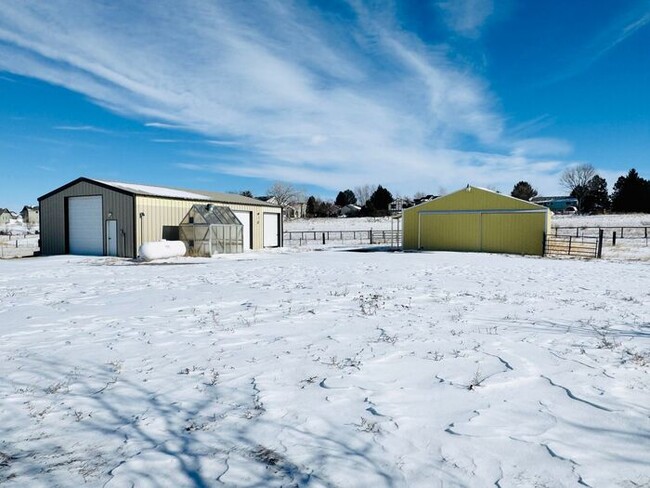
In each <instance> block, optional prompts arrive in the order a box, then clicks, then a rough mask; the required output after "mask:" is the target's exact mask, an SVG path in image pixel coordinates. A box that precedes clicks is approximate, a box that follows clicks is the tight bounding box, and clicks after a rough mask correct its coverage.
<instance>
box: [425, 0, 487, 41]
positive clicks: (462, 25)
mask: <svg viewBox="0 0 650 488" xmlns="http://www.w3.org/2000/svg"><path fill="white" fill-rule="evenodd" d="M436 6H437V7H438V8H439V9H440V10H441V11H442V12H443V15H444V19H445V21H446V22H447V25H448V26H449V27H450V28H451V29H452V30H453V31H455V32H457V33H458V34H461V35H463V36H467V37H476V36H478V35H479V33H480V29H481V27H482V26H483V24H484V23H485V21H486V20H487V19H488V17H490V15H492V13H493V12H494V2H493V0H444V1H438V2H436Z"/></svg>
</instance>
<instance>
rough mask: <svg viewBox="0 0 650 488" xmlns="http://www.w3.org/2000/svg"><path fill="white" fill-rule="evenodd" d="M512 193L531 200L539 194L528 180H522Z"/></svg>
mask: <svg viewBox="0 0 650 488" xmlns="http://www.w3.org/2000/svg"><path fill="white" fill-rule="evenodd" d="M510 195H511V196H513V197H515V198H519V199H520V200H526V201H529V200H530V199H531V198H533V197H536V196H537V190H535V189H534V188H533V187H532V186H531V184H530V183H528V182H527V181H520V182H519V183H517V184H516V185H515V186H514V188H513V189H512V193H510Z"/></svg>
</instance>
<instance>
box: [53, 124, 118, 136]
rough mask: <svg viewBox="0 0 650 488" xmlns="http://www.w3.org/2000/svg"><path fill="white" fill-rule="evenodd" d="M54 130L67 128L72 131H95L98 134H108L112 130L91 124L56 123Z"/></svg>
mask: <svg viewBox="0 0 650 488" xmlns="http://www.w3.org/2000/svg"><path fill="white" fill-rule="evenodd" d="M54 129H56V130H67V131H73V132H96V133H99V134H110V133H111V132H112V131H110V130H108V129H102V128H101V127H95V126H93V125H57V126H55V127H54Z"/></svg>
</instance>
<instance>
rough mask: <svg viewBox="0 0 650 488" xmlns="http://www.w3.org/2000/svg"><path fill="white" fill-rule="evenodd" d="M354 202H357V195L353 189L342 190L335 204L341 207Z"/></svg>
mask: <svg viewBox="0 0 650 488" xmlns="http://www.w3.org/2000/svg"><path fill="white" fill-rule="evenodd" d="M354 203H357V197H356V196H355V195H354V192H353V191H352V190H345V191H340V192H339V194H338V195H337V196H336V201H335V202H334V204H335V205H338V206H339V207H345V206H346V205H349V204H354Z"/></svg>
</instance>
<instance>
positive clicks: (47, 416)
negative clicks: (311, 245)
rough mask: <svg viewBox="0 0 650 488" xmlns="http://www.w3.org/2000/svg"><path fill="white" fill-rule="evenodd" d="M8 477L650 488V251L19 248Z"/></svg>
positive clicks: (1, 363) (7, 272)
mask: <svg viewBox="0 0 650 488" xmlns="http://www.w3.org/2000/svg"><path fill="white" fill-rule="evenodd" d="M0 368H1V371H0V484H2V485H3V486H7V487H13V486H20V487H24V486H29V487H39V486H44V487H45V486H47V487H52V486H79V485H82V484H84V483H85V484H86V485H87V486H105V487H124V486H137V487H153V486H194V487H203V486H221V485H223V486H248V487H252V486H259V487H267V486H314V487H317V486H327V487H332V486H345V487H347V486H363V487H382V486H426V487H429V486H477V487H483V486H497V487H503V488H505V487H533V486H549V487H562V486H571V487H572V486H591V487H612V486H621V487H633V486H634V487H635V486H650V449H649V446H650V374H649V373H650V267H649V266H648V265H647V264H644V263H639V262H614V261H607V260H591V261H581V260H566V259H540V258H523V257H512V256H498V255H485V254H454V253H381V252H375V253H370V252H368V253H360V252H343V251H336V250H331V249H330V250H324V251H320V252H317V251H304V252H300V251H297V250H289V251H287V250H285V251H276V252H260V253H249V254H246V255H239V256H228V257H220V258H215V259H211V260H210V259H190V258H180V259H176V260H171V261H167V262H160V263H156V262H154V263H148V264H137V263H134V262H132V261H129V260H122V259H114V258H81V257H69V256H62V257H51V258H35V259H29V260H11V261H3V262H0Z"/></svg>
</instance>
